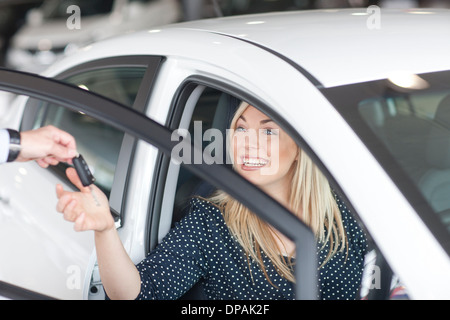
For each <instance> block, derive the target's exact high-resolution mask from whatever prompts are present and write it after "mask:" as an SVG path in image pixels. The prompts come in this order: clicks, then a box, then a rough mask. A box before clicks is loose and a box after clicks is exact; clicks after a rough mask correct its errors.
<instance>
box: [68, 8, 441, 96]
mask: <svg viewBox="0 0 450 320" xmlns="http://www.w3.org/2000/svg"><path fill="white" fill-rule="evenodd" d="M369 8H370V7H369ZM376 8H378V7H376ZM155 30H156V31H158V32H159V33H160V35H159V36H156V34H155V33H152V32H149V31H152V30H145V31H141V32H137V33H134V34H129V35H125V36H121V37H118V38H115V39H111V40H109V41H106V42H103V43H98V44H94V45H93V46H89V47H90V49H91V47H92V48H94V50H93V52H97V54H99V52H103V53H104V52H105V51H109V52H110V53H109V54H111V55H113V54H120V55H122V54H126V53H130V54H137V53H139V54H164V53H165V52H164V48H165V47H168V46H169V44H172V48H171V50H172V51H170V52H171V53H172V54H174V52H175V51H176V55H179V56H182V55H183V54H185V52H186V51H187V49H188V48H187V47H186V42H184V43H183V44H180V45H178V46H177V45H176V43H182V41H187V43H188V45H189V47H195V41H198V40H199V39H201V35H202V34H203V35H204V34H205V33H208V36H209V37H214V36H215V37H217V38H218V39H219V40H220V39H221V38H223V37H224V36H227V37H229V38H230V39H231V38H232V39H234V40H235V41H240V42H241V41H245V42H246V43H251V44H254V45H257V46H258V47H261V48H264V49H265V50H269V51H270V52H272V53H274V54H276V55H278V56H281V57H282V58H283V59H285V60H288V61H289V62H290V63H291V64H293V65H296V66H299V69H301V70H303V72H304V74H306V75H308V76H309V78H312V79H313V80H314V81H315V84H316V85H317V86H321V87H333V86H339V85H345V84H351V83H357V82H363V81H371V80H378V79H385V78H389V77H390V76H392V75H393V74H396V73H397V72H398V71H401V72H407V73H413V74H420V73H427V72H435V71H440V70H449V69H450V59H449V57H450V41H448V39H450V10H448V9H397V10H396V9H389V10H388V9H381V11H379V12H378V13H377V12H372V11H369V9H367V8H360V9H336V10H335V9H333V10H304V11H287V12H275V13H265V14H252V15H243V16H231V17H222V18H213V19H204V20H197V21H192V22H183V23H176V24H172V25H167V26H163V27H161V28H158V29H155ZM161 31H163V32H161ZM155 36H156V37H155ZM186 39H188V40H189V41H188V40H186ZM190 39H192V41H190ZM111 41H112V42H111ZM121 41H122V43H121ZM99 48H100V49H99ZM111 48H113V49H111ZM174 48H175V49H174ZM203 48H205V47H203ZM95 49H97V50H95ZM174 50H175V51H174ZM168 52H169V51H168ZM103 53H102V54H103ZM191 54H194V55H195V50H194V49H192V52H191ZM222 59H223V57H222ZM76 60H77V59H75V61H76ZM78 62H79V60H78Z"/></svg>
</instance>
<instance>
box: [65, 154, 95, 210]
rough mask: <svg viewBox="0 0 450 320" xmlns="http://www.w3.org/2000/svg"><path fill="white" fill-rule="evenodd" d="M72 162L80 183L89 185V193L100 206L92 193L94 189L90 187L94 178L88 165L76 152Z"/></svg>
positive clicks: (85, 185)
mask: <svg viewBox="0 0 450 320" xmlns="http://www.w3.org/2000/svg"><path fill="white" fill-rule="evenodd" d="M72 163H73V166H74V167H75V170H76V171H77V174H78V177H79V178H80V180H81V184H82V185H83V186H84V187H89V189H90V190H91V195H92V197H93V198H94V200H95V202H96V203H97V206H100V203H99V202H98V199H97V197H96V196H95V194H94V189H93V188H92V184H93V183H94V182H95V178H94V176H93V175H92V173H91V170H89V167H88V165H87V163H86V161H85V160H84V158H83V156H82V155H81V154H78V156H77V157H75V158H73V159H72Z"/></svg>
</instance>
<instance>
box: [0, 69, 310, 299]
mask: <svg viewBox="0 0 450 320" xmlns="http://www.w3.org/2000/svg"><path fill="white" fill-rule="evenodd" d="M0 90H5V91H9V92H12V93H15V94H19V95H27V96H30V97H34V98H38V99H42V100H45V101H49V102H53V103H58V104H60V105H61V106H63V107H66V108H68V109H70V110H76V111H82V112H84V113H86V114H87V115H89V116H91V117H94V118H97V119H98V118H101V119H102V121H103V122H104V123H107V124H109V125H111V126H113V127H116V128H117V129H119V130H122V131H124V132H127V133H129V134H131V135H133V136H135V137H136V138H138V139H142V140H143V141H146V142H148V143H150V144H152V145H153V146H155V147H157V148H158V149H159V150H160V152H164V153H165V154H171V150H172V149H173V147H174V146H175V145H177V144H178V142H176V143H175V142H173V141H171V131H170V129H169V128H167V127H165V126H163V125H161V124H159V123H158V122H156V121H154V120H152V119H150V118H148V117H147V116H145V115H143V114H142V113H140V112H138V111H136V110H133V109H130V108H128V107H126V106H124V105H121V104H120V103H118V102H116V101H113V100H111V99H108V98H105V97H103V96H101V95H98V94H95V93H93V92H88V91H86V90H83V89H81V88H77V87H75V86H72V85H68V84H66V83H63V82H61V81H58V80H56V79H51V78H45V77H42V76H38V75H35V74H30V73H26V72H21V71H15V70H7V69H0ZM244 98H245V97H244ZM250 102H252V100H250ZM150 133H151V134H150ZM189 147H193V148H194V150H196V147H195V145H194V146H191V145H190V146H189ZM187 168H188V169H189V170H190V171H192V172H193V173H194V174H196V175H199V176H200V177H202V178H203V179H204V180H206V181H208V182H209V183H211V184H214V185H215V186H217V187H219V188H222V189H224V190H225V191H226V192H228V193H229V194H230V195H231V196H233V197H235V198H236V199H237V200H238V201H241V202H242V203H243V204H244V205H246V206H247V207H248V208H249V209H250V210H252V211H254V212H255V213H256V214H258V215H260V216H262V218H263V219H264V220H266V221H267V222H268V223H270V224H272V225H273V226H274V227H275V228H277V229H278V230H279V231H281V232H282V233H284V234H285V235H286V236H287V237H288V238H290V239H291V240H292V241H294V243H295V244H296V254H297V256H302V257H305V259H304V260H305V261H309V262H308V265H307V266H302V268H300V267H297V266H296V267H295V268H294V272H295V276H296V279H297V282H300V283H302V285H300V286H295V290H296V298H297V299H308V300H314V299H317V285H316V284H317V282H316V281H317V276H316V273H317V263H316V259H317V257H316V241H315V236H314V234H313V232H312V231H311V229H310V228H309V227H308V226H306V225H305V224H304V223H303V222H302V221H301V220H300V219H298V218H297V217H295V216H294V215H292V214H291V213H290V212H289V211H288V210H286V209H285V208H284V207H283V206H282V205H281V204H279V203H278V202H277V201H275V200H274V199H273V198H271V197H269V196H268V195H267V194H265V193H264V192H263V191H261V190H259V189H258V188H256V187H255V186H253V185H252V184H251V183H250V182H248V181H247V180H245V179H244V178H243V177H241V176H240V175H238V174H237V173H235V172H233V171H232V170H228V169H227V168H225V167H222V166H220V165H214V164H213V165H201V164H200V165H197V164H193V165H187ZM212 172H214V173H215V175H211V173H212ZM224 177H226V179H224ZM236 186H240V187H241V189H240V191H243V192H244V193H245V194H246V195H247V196H248V197H243V196H242V194H240V193H238V192H236V191H235V188H236ZM250 199H251V200H250ZM266 212H270V214H267V213H266ZM274 213H275V214H274ZM275 217H276V218H275ZM299 230H302V232H298V231H299ZM299 234H300V236H299ZM305 246H306V247H308V248H309V250H302V249H303V248H305ZM304 251H306V252H304ZM312 278H313V279H314V280H312Z"/></svg>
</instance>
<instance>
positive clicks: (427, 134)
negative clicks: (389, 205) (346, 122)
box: [359, 91, 450, 230]
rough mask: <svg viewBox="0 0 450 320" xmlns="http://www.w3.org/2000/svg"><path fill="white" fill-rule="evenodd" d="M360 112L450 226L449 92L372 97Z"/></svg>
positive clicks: (448, 226)
mask: <svg viewBox="0 0 450 320" xmlns="http://www.w3.org/2000/svg"><path fill="white" fill-rule="evenodd" d="M359 112H360V114H361V116H362V118H363V119H364V120H365V122H366V123H367V124H368V125H369V127H370V128H371V130H372V131H373V132H374V133H375V135H376V136H377V137H378V139H379V140H380V141H381V142H383V144H384V145H385V146H386V147H387V149H388V150H389V152H390V153H391V154H392V155H393V156H394V158H395V160H396V161H397V162H398V164H399V165H400V166H401V167H402V169H403V170H404V171H405V173H406V174H407V175H408V176H409V177H410V179H411V180H412V182H413V183H414V184H415V185H416V186H417V187H418V189H419V190H420V192H421V193H422V194H423V196H424V197H425V199H426V200H427V201H428V203H429V204H430V205H431V207H432V208H433V210H434V211H435V212H436V213H437V215H438V216H439V218H440V219H441V221H442V222H443V223H444V225H445V226H446V227H447V229H448V230H450V198H449V197H448V194H449V192H450V154H449V152H448V150H449V148H450V94H449V92H448V91H443V92H433V93H425V94H424V93H422V94H420V93H418V94H410V95H400V96H396V97H385V98H377V99H370V100H366V101H363V102H361V103H360V105H359Z"/></svg>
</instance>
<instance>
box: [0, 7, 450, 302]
mask: <svg viewBox="0 0 450 320" xmlns="http://www.w3.org/2000/svg"><path fill="white" fill-rule="evenodd" d="M361 12H362V13H364V12H365V9H359V10H344V11H335V12H326V13H323V12H322V13H321V12H315V11H314V12H304V13H302V12H301V13H279V14H270V15H257V16H253V15H252V16H244V17H238V18H222V19H215V20H205V21H198V22H193V23H184V24H180V25H172V26H168V27H167V28H161V29H153V30H148V31H144V32H139V33H136V34H133V35H127V36H124V37H121V38H118V39H111V40H108V41H104V42H102V43H98V44H94V45H92V46H88V47H86V48H83V49H81V50H80V51H79V53H77V54H74V55H72V56H71V57H68V58H66V59H65V60H64V61H62V62H60V63H57V64H55V65H53V66H52V67H51V68H50V69H48V70H47V72H46V73H45V75H46V76H50V77H53V76H56V75H58V74H59V73H61V72H62V71H64V70H66V69H69V68H71V67H73V66H77V65H78V64H80V63H83V62H86V61H92V60H96V59H100V58H105V57H109V56H121V55H134V54H148V55H162V56H165V57H166V61H165V62H164V64H163V65H162V66H161V69H160V73H159V75H158V77H157V81H156V82H155V84H154V89H153V95H152V97H151V100H150V102H149V106H148V109H147V115H148V116H149V117H151V118H152V119H155V120H156V121H158V122H159V123H162V124H164V123H165V121H166V118H167V114H168V112H169V108H170V105H171V102H172V98H173V97H174V96H175V94H176V92H177V90H178V89H179V87H180V85H181V84H182V83H183V82H184V81H185V80H186V78H188V77H190V76H205V77H208V78H210V79H214V80H217V81H220V82H221V83H223V84H226V85H229V86H230V87H233V88H240V89H242V90H245V91H246V92H249V93H251V95H252V96H256V97H258V99H260V100H261V101H262V102H264V103H265V104H267V105H268V106H270V107H271V108H272V109H273V110H275V111H276V113H277V114H278V115H279V116H281V117H282V118H283V119H284V120H285V121H287V122H288V123H289V124H290V125H291V126H292V127H293V128H295V129H296V130H297V131H298V133H299V134H300V135H301V136H302V138H303V139H304V140H305V141H306V142H307V143H308V144H309V146H311V148H312V149H313V151H314V152H315V153H316V155H317V156H318V157H319V158H320V159H321V160H322V162H323V164H324V165H325V166H326V167H327V169H328V170H329V172H330V173H331V174H332V175H333V176H334V178H335V179H336V181H337V182H338V184H339V185H340V187H341V188H342V190H343V191H344V192H345V193H346V196H347V197H348V199H349V200H350V201H351V203H352V205H353V207H354V208H355V209H356V211H357V212H358V214H359V216H360V217H361V219H362V221H363V222H364V223H365V225H366V226H367V229H368V231H369V232H370V234H371V235H372V237H373V238H374V240H375V242H376V243H377V245H378V247H379V248H380V250H381V252H383V254H384V256H385V258H386V259H387V261H388V262H389V264H390V266H391V267H392V269H393V271H394V273H396V274H397V275H398V276H399V277H400V278H401V280H402V282H403V283H404V284H405V285H406V287H407V288H408V293H409V294H410V295H411V297H412V298H414V299H450V291H449V290H448V288H449V287H450V277H449V276H448V275H449V274H450V258H449V256H448V254H447V253H446V252H445V251H444V250H443V248H442V247H441V246H440V244H439V243H438V242H437V241H436V239H435V238H434V236H433V235H432V234H431V232H430V231H429V229H428V228H427V226H426V225H425V224H424V223H423V221H422V220H421V219H420V218H419V217H418V215H417V213H416V212H415V210H414V209H413V208H412V207H411V205H410V204H409V202H408V201H407V200H406V199H405V197H404V196H403V195H402V193H401V192H400V191H399V190H398V188H397V186H396V185H395V184H394V183H393V182H392V180H391V178H390V177H389V176H388V175H387V174H386V172H385V171H384V169H383V168H382V167H381V166H380V164H379V163H378V162H377V161H376V160H375V159H374V157H373V155H372V154H371V153H370V152H369V151H368V150H367V148H366V147H365V145H364V144H363V143H362V142H361V140H360V139H359V137H358V136H357V135H356V134H355V132H354V131H353V130H352V129H351V128H350V127H349V125H348V124H347V123H346V121H345V120H344V119H343V118H342V117H341V116H340V115H339V113H338V112H337V111H336V110H335V108H334V107H333V106H332V105H331V104H330V103H329V102H328V100H326V99H325V98H324V96H323V95H322V93H321V92H320V91H319V90H318V88H317V87H315V86H314V85H313V84H312V83H311V82H310V81H309V80H308V79H307V78H306V77H305V76H304V75H302V74H301V73H300V72H299V71H298V70H296V69H295V68H294V67H293V66H292V65H290V64H289V63H287V62H286V61H284V60H283V59H280V58H279V57H276V56H275V55H273V54H272V53H270V52H268V51H265V50H264V49H262V48H259V47H257V46H254V45H252V44H251V43H249V42H253V41H254V42H256V43H258V44H259V45H261V46H264V47H266V48H269V49H271V50H273V51H276V52H279V53H281V54H282V55H285V56H287V57H288V58H290V59H292V60H293V61H294V62H296V63H297V64H298V65H300V66H301V67H302V68H304V69H305V70H306V71H307V72H309V73H310V74H311V75H312V76H313V77H315V78H316V79H317V80H318V81H319V82H320V83H321V85H322V86H323V87H333V86H339V85H344V84H351V83H356V82H360V81H369V80H376V79H384V78H387V77H389V76H390V75H391V74H392V72H394V71H397V70H403V71H408V72H411V73H422V72H431V71H439V70H450V59H448V57H449V56H450V43H449V42H448V41H442V39H448V38H449V36H450V11H448V10H442V11H439V10H433V11H429V12H430V13H429V14H419V13H417V12H409V13H408V12H406V13H405V12H402V11H393V12H390V11H389V12H388V11H386V12H384V11H382V12H381V28H380V29H379V30H370V29H368V28H367V25H366V21H367V18H368V16H367V15H355V13H361ZM423 12H425V10H423ZM427 12H428V11H427ZM252 21H253V22H254V21H264V22H263V23H258V24H248V22H252ZM406 25H407V26H408V28H406V27H405V26H406ZM435 25H438V26H444V27H440V28H436V27H434V28H433V32H434V33H433V36H431V35H430V36H428V33H427V30H428V29H427V28H425V27H424V26H435ZM445 26H449V28H446V27H445ZM283 28H284V29H283ZM208 30H209V31H208ZM280 34H283V35H286V36H282V37H280ZM410 34H411V35H410ZM236 38H242V39H244V40H245V41H241V40H240V39H236ZM418 38H420V39H421V40H424V41H425V42H424V43H419V44H417V39H418ZM294 39H302V41H297V40H295V41H294ZM247 41H249V42H247ZM399 43H400V44H399ZM118 44H120V45H118ZM311 48H312V49H311ZM405 52H407V53H408V55H405ZM424 56H426V57H433V59H423V57H424ZM279 75H282V77H281V78H280V76H279ZM280 79H282V84H283V85H280ZM293 106H295V107H293ZM11 124H14V125H17V123H13V122H11ZM156 158H157V150H156V149H154V148H153V147H151V146H148V145H146V144H140V145H139V147H138V149H137V151H136V154H135V158H134V161H135V163H140V164H142V163H145V164H146V165H145V166H142V165H141V166H139V167H136V166H135V167H134V168H133V171H132V174H131V177H130V183H129V192H128V199H127V201H126V203H127V207H126V208H125V215H126V219H127V223H126V224H124V226H123V227H121V228H120V231H119V232H120V235H121V238H122V240H123V242H124V246H125V248H126V250H127V251H128V252H129V254H130V256H131V258H132V260H133V261H135V262H138V261H140V260H141V259H142V258H143V257H144V255H145V245H146V238H145V235H146V230H145V228H146V219H147V217H146V215H145V214H143V213H146V212H147V208H148V205H149V204H148V199H149V196H150V194H151V183H152V179H153V167H154V166H155V163H156ZM19 168H20V166H9V167H8V169H7V168H6V167H0V176H1V177H2V180H3V177H6V180H8V181H12V180H13V179H14V177H15V176H17V175H18V172H19ZM36 169H39V168H37V166H36V165H34V164H27V170H28V171H29V172H30V173H31V172H33V173H32V174H33V175H34V174H36V175H37V174H42V175H43V173H37V172H38V170H36ZM6 172H8V174H7V175H6ZM47 181H48V185H47V183H46V186H41V185H39V186H36V185H35V184H33V182H30V184H29V186H28V187H29V191H27V192H26V194H27V195H33V190H35V189H40V190H41V191H40V192H41V193H42V194H40V195H39V198H41V199H46V200H45V201H44V202H45V203H43V204H42V206H43V207H44V208H47V207H48V209H46V210H48V212H49V215H55V216H57V218H60V217H58V215H57V213H56V212H55V209H54V204H55V203H56V200H55V198H54V185H55V184H56V182H57V179H55V178H50V177H48V180H47ZM15 192H17V197H19V196H20V195H21V194H19V192H23V191H19V190H18V189H17V190H16V191H15ZM22 194H23V193H22ZM22 205H26V204H22ZM50 207H51V209H50ZM18 210H19V209H18ZM23 210H24V212H33V208H25V209H23ZM0 212H1V213H2V215H3V219H7V218H8V215H7V211H4V210H0ZM24 223H25V222H24ZM23 228H25V225H24V226H23ZM41 228H43V227H41ZM47 228H48V232H52V231H51V230H53V228H52V229H50V228H49V227H48V226H47ZM166 228H167V227H166ZM54 229H55V230H54V232H55V234H56V235H55V238H54V239H56V238H58V237H60V236H59V235H57V232H58V231H59V230H58V227H55V228H54ZM166 231H167V230H163V233H164V232H166ZM67 233H70V234H72V232H70V231H67ZM81 237H83V238H84V237H86V238H85V240H86V242H83V243H85V244H84V245H82V248H77V249H76V250H80V252H81V253H80V257H83V259H86V255H89V254H90V253H91V251H89V250H92V242H90V240H89V239H88V238H89V237H90V236H89V235H86V236H83V235H82V236H81ZM70 238H71V239H73V240H67V242H68V245H73V246H75V245H76V242H77V241H80V240H79V239H77V237H76V236H73V238H72V235H71V236H70ZM39 239H41V238H39ZM83 241H84V240H83ZM37 245H38V244H37ZM39 245H42V244H39ZM29 248H30V247H28V249H29ZM19 250H25V248H20V249H19ZM36 250H37V249H36ZM74 250H75V249H74ZM36 252H38V251H36ZM55 259H56V258H55ZM65 259H66V262H65V265H67V264H68V263H67V261H71V259H73V257H70V256H68V257H66V258H65ZM84 261H85V262H86V264H87V260H84ZM71 263H73V262H71ZM55 264H56V263H55ZM60 265H64V264H63V262H60ZM60 270H61V271H64V269H60ZM0 277H1V270H0ZM6 280H8V279H6ZM60 281H61V278H60ZM25 284H29V283H28V282H27V281H25ZM36 287H39V284H36ZM41 288H42V284H41ZM83 290H84V292H83V293H81V294H82V295H83V297H85V298H86V296H87V293H86V290H87V287H85V288H84V289H83ZM40 291H42V290H40ZM50 293H51V292H50ZM58 296H61V294H60V293H58ZM77 296H79V293H77ZM63 297H64V298H70V297H71V295H63Z"/></svg>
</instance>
